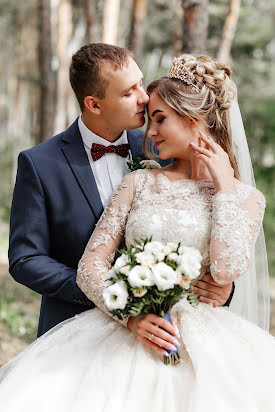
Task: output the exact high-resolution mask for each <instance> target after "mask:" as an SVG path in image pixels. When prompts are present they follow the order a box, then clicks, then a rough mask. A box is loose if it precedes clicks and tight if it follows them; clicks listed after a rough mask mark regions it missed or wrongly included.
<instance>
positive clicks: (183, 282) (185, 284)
mask: <svg viewBox="0 0 275 412" xmlns="http://www.w3.org/2000/svg"><path fill="white" fill-rule="evenodd" d="M190 283H191V280H190V279H189V277H188V276H181V280H180V286H181V287H182V288H183V289H189V287H190Z"/></svg>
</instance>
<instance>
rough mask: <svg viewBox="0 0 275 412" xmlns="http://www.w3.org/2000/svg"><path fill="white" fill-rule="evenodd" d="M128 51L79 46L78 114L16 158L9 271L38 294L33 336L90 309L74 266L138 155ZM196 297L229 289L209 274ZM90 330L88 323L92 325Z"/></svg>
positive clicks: (221, 295)
mask: <svg viewBox="0 0 275 412" xmlns="http://www.w3.org/2000/svg"><path fill="white" fill-rule="evenodd" d="M142 79H143V75H142V73H141V71H140V69H139V67H138V66H137V64H136V63H135V61H134V60H133V58H132V55H131V53H130V52H129V51H128V50H127V49H125V48H120V47H116V46H111V45H107V44H90V45H87V46H84V47H82V48H81V49H80V50H79V51H78V52H77V53H76V54H75V55H74V56H73V58H72V63H71V67H70V83H71V86H72V88H73V90H74V92H75V95H76V98H77V100H78V103H79V105H80V109H81V116H80V117H79V118H78V119H77V120H76V121H75V122H74V123H73V124H72V125H71V126H70V127H69V128H68V129H67V130H65V131H64V132H62V133H60V134H58V135H57V136H55V137H53V138H51V139H49V140H46V141H45V142H43V143H42V144H40V145H38V146H35V147H33V148H31V149H29V150H26V151H24V152H22V153H20V155H19V159H18V171H17V178H16V184H15V188H14V194H13V201H12V208H11V223H10V248H9V260H10V273H11V275H12V276H13V277H14V279H15V280H16V281H18V282H19V283H22V284H24V285H26V286H27V287H29V288H30V289H33V290H35V291H36V292H38V293H40V294H41V295H42V302H41V310H40V319H39V327H38V336H40V335H42V334H43V333H45V332H46V331H48V330H49V329H50V328H52V327H53V326H55V325H57V324H58V323H60V322H62V321H63V320H65V319H68V318H70V317H73V316H74V315H76V314H79V313H81V312H83V311H85V310H87V309H91V308H94V307H95V305H94V304H93V303H92V302H91V301H89V300H88V299H87V297H86V296H85V295H84V294H83V293H82V291H81V290H80V289H79V288H78V286H77V284H76V269H77V264H78V261H79V260H80V258H81V255H82V253H83V251H84V248H85V246H86V244H87V242H88V240H89V238H90V236H91V233H92V232H93V230H94V228H95V225H96V223H97V222H98V219H99V218H100V216H101V214H102V211H103V209H104V207H105V206H106V205H107V204H108V202H109V200H110V198H111V195H112V193H113V191H115V190H116V188H117V186H118V184H119V183H120V182H121V180H122V178H123V177H124V175H125V174H126V173H127V164H126V163H127V160H129V159H130V158H131V156H138V155H141V153H142V139H143V133H142V132H141V131H139V130H135V129H136V128H139V127H141V126H143V124H144V121H145V118H144V115H145V106H146V104H147V103H148V100H149V98H148V96H147V94H146V93H145V91H144V88H143V85H142ZM198 286H199V294H200V295H201V297H202V299H203V298H205V299H206V302H208V303H211V302H212V303H215V302H216V303H218V305H222V304H224V303H225V302H226V300H227V299H228V298H229V295H230V292H231V285H229V286H224V287H220V286H219V285H217V284H215V283H214V282H213V281H212V280H211V278H210V277H209V276H208V277H207V276H206V277H205V278H204V281H201V282H200V283H199V284H198ZM91 327H92V325H91Z"/></svg>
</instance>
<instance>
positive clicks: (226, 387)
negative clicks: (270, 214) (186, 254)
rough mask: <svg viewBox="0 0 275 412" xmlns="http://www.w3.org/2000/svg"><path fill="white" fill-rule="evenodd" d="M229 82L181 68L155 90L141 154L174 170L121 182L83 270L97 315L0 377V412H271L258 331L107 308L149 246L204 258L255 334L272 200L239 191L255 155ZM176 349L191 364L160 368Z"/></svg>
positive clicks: (273, 403) (224, 313)
mask: <svg viewBox="0 0 275 412" xmlns="http://www.w3.org/2000/svg"><path fill="white" fill-rule="evenodd" d="M230 77H231V72H230V69H229V68H228V67H227V66H225V65H223V64H220V63H216V62H215V61H213V60H211V59H210V58H209V57H206V56H200V57H198V58H195V57H193V56H191V55H182V56H181V57H180V58H177V59H175V60H174V62H173V64H172V66H171V68H170V71H169V76H168V77H164V78H162V79H160V80H157V81H155V82H153V83H152V84H151V85H149V87H148V94H149V95H150V102H149V105H148V115H149V123H148V130H147V137H146V139H145V142H144V147H145V150H147V149H148V140H149V139H150V141H151V142H152V141H153V142H154V145H155V146H156V148H157V149H158V152H159V156H160V158H162V159H168V158H176V161H175V163H173V164H172V165H169V166H167V167H165V168H162V169H155V170H137V171H136V172H133V173H131V174H129V175H127V176H126V177H125V178H124V180H123V182H122V184H121V185H120V187H119V188H118V190H117V192H116V193H115V195H114V196H113V198H112V200H111V202H110V204H109V205H108V207H107V208H106V209H105V211H104V214H103V215H102V217H101V219H100V221H99V223H98V225H97V228H96V230H95V231H94V233H93V235H92V236H91V239H90V241H89V243H88V245H87V247H86V249H85V252H84V255H83V257H82V259H81V261H80V262H79V268H78V274H77V283H78V285H79V287H80V288H81V289H82V290H83V292H84V293H85V294H86V295H87V296H88V298H89V299H91V300H92V301H93V302H95V304H96V305H97V308H96V309H92V310H90V311H87V312H84V313H82V314H80V315H77V316H76V317H75V318H73V319H70V320H68V321H65V322H63V323H62V324H60V325H58V326H56V327H55V328H53V329H52V330H51V331H49V332H48V333H47V334H45V335H44V336H42V337H41V338H39V339H37V340H36V341H35V342H34V343H33V344H32V345H31V346H30V347H28V348H27V349H26V350H25V351H24V352H23V353H22V354H20V355H19V356H17V357H16V358H15V359H14V360H12V361H10V362H9V363H8V364H7V365H5V366H4V367H2V368H1V369H0V381H1V384H0V400H1V411H3V412H6V411H7V412H19V411H20V412H32V411H33V412H34V411H37V410H39V411H40V412H46V411H47V412H48V411H58V412H65V411H66V412H69V411H73V412H80V411H81V412H82V411H83V410H91V411H94V412H111V411H112V412H113V411H118V412H123V411H128V410H131V411H147V412H149V411H150V412H156V411H158V412H167V411H168V410H169V411H170V412H179V411H182V412H183V411H184V412H187V411H188V412H201V411H204V412H210V411H211V412H216V411H219V412H236V411H249V412H271V411H274V409H275V395H273V393H274V383H275V341H274V338H273V337H272V336H270V335H269V334H268V333H267V332H265V331H264V330H263V329H261V328H259V327H258V326H256V325H255V324H254V323H252V322H250V321H247V320H246V319H244V318H243V317H242V316H240V315H238V314H235V313H233V312H232V311H230V310H228V309H227V308H224V307H222V308H214V307H211V306H209V305H206V304H204V303H200V304H199V305H198V306H196V307H193V306H191V305H189V303H188V302H187V301H186V300H185V299H182V300H181V301H180V302H179V303H177V304H176V305H175V306H174V308H173V309H172V315H173V317H174V319H175V320H174V323H173V325H171V324H170V323H169V322H167V321H166V320H164V319H162V318H160V317H158V316H156V315H153V314H147V315H145V316H144V315H143V316H139V317H137V318H128V319H126V320H124V321H118V320H117V319H112V318H111V317H110V314H109V313H108V310H107V308H106V306H105V305H104V301H103V290H104V280H105V279H106V278H107V272H108V270H109V269H110V267H111V264H112V262H113V259H114V252H115V251H116V249H117V248H118V247H119V245H120V243H121V241H122V240H123V238H125V242H126V245H127V246H129V245H130V244H133V243H134V241H135V240H137V239H141V238H146V237H150V236H153V239H154V240H161V241H163V242H168V241H173V242H176V243H177V242H179V241H180V242H181V244H183V245H186V246H194V247H196V248H198V249H199V250H200V251H201V253H202V255H203V267H202V271H203V273H209V276H210V275H211V276H212V277H213V278H214V279H215V281H216V282H220V283H223V284H226V283H229V282H232V281H236V286H237V287H236V292H235V295H236V296H234V298H237V303H236V304H235V311H237V312H239V313H240V314H242V315H243V316H245V317H246V318H248V319H249V320H251V321H255V322H257V319H256V318H257V314H256V312H255V311H254V312H253V308H254V307H256V304H255V305H252V306H253V308H252V310H251V311H249V313H248V312H247V310H243V309H242V308H243V307H244V303H245V304H246V303H247V302H248V301H245V302H244V301H242V298H243V299H246V298H245V297H246V296H250V297H251V301H252V300H253V299H252V298H253V296H254V295H253V293H254V292H255V290H256V289H255V288H256V278H255V270H254V261H253V255H254V253H253V248H254V245H255V242H256V239H257V237H258V235H259V232H260V230H261V223H262V220H263V214H264V209H265V200H264V197H263V195H262V194H261V193H260V192H259V191H258V190H256V189H255V188H254V187H252V186H249V185H247V184H245V183H243V182H241V180H240V177H242V175H243V171H242V166H243V163H242V162H241V161H240V159H242V156H243V154H244V150H245V149H244V148H245V145H246V142H243V144H244V145H240V144H239V145H238V144H237V143H236V141H234V142H232V138H231V137H232V133H231V126H232V128H233V124H230V118H231V117H232V116H230V107H231V106H232V105H233V100H234V98H235V94H236V90H235V85H234V83H233V81H232V80H231V79H230ZM239 126H240V125H239ZM237 135H239V137H240V135H242V130H241V126H240V127H239V128H238V130H237ZM249 168H250V165H249V163H246V164H245V168H244V170H245V171H248V170H250V169H249ZM248 274H249V276H248ZM263 275H264V274H263V273H262V274H261V276H262V277H261V279H263ZM241 279H244V281H243V283H238V282H239V280H240V281H241ZM240 285H241V287H239V286H240ZM253 285H254V286H253ZM238 287H239V290H243V291H245V293H244V294H243V295H240V294H238ZM248 291H250V292H251V293H250V292H249V293H248ZM248 300H249V299H248ZM254 300H255V302H256V299H254ZM233 306H234V305H233ZM262 307H263V305H261V308H260V309H261V310H260V311H259V313H260V316H261V318H262V319H264V317H263V316H262ZM238 308H239V309H240V310H238ZM263 323H264V321H263V322H262V325H263ZM174 345H178V346H179V352H180V356H181V359H182V361H181V363H179V364H178V365H173V366H167V365H164V363H163V362H162V355H163V353H165V352H166V350H168V349H172V348H173V347H174Z"/></svg>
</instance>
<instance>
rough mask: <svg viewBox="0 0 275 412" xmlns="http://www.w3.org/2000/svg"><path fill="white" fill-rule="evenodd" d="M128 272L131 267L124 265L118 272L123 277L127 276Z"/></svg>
mask: <svg viewBox="0 0 275 412" xmlns="http://www.w3.org/2000/svg"><path fill="white" fill-rule="evenodd" d="M130 270H131V266H130V265H126V266H123V267H122V268H120V270H119V271H120V273H122V274H123V275H126V276H128V274H129V272H130Z"/></svg>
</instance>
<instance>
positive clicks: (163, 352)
mask: <svg viewBox="0 0 275 412" xmlns="http://www.w3.org/2000/svg"><path fill="white" fill-rule="evenodd" d="M137 339H138V340H139V341H140V342H141V343H143V345H145V346H148V348H151V349H154V350H155V351H156V352H158V353H161V354H162V355H166V356H168V352H166V350H165V349H162V348H160V347H159V346H158V345H155V344H154V343H153V342H151V341H150V340H148V339H146V338H144V337H142V336H137Z"/></svg>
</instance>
